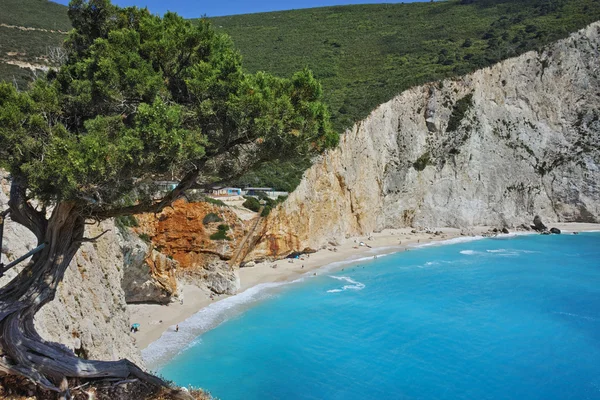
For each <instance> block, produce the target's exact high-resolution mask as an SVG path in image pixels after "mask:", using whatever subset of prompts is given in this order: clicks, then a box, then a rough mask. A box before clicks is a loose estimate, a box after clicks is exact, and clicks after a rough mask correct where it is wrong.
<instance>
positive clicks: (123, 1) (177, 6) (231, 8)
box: [54, 0, 419, 18]
mask: <svg viewBox="0 0 600 400" xmlns="http://www.w3.org/2000/svg"><path fill="white" fill-rule="evenodd" d="M54 1H56V2H57V3H60V4H65V5H66V4H69V0H54ZM413 1H419V0H404V1H393V0H287V1H277V0H259V1H246V0H198V1H194V0H171V1H164V0H112V2H113V3H114V4H118V5H120V6H132V5H135V6H138V7H148V9H149V10H150V11H151V12H152V13H154V14H164V13H165V12H166V11H175V12H177V13H178V14H179V15H182V16H184V17H186V18H197V17H200V16H202V15H204V14H206V15H208V16H209V17H216V16H219V15H232V14H248V13H256V12H265V11H278V10H291V9H297V8H311V7H324V6H334V5H345V4H365V3H412V2H413Z"/></svg>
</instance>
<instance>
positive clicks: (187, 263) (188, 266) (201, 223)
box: [124, 200, 245, 302]
mask: <svg viewBox="0 0 600 400" xmlns="http://www.w3.org/2000/svg"><path fill="white" fill-rule="evenodd" d="M209 214H210V215H211V217H212V218H209V219H207V220H205V218H206V217H207V215H209ZM136 218H137V220H138V223H139V226H138V227H136V228H134V231H135V233H136V234H138V235H140V236H143V237H145V238H147V239H148V240H149V243H144V242H143V241H141V240H140V242H142V243H137V244H136V245H135V247H136V248H138V249H139V250H135V249H134V251H130V252H128V251H125V255H126V256H125V257H126V258H129V259H130V260H131V261H130V262H128V263H127V264H128V267H127V270H126V274H125V280H124V288H125V291H126V293H128V302H135V301H136V300H132V298H133V297H134V296H132V295H133V294H136V293H137V294H139V296H137V295H136V298H139V299H140V300H139V301H160V299H170V298H172V297H174V296H176V294H177V291H178V282H180V281H187V282H190V283H193V284H196V285H198V286H206V287H207V288H208V289H209V290H211V291H213V292H215V293H228V294H234V293H235V292H236V291H237V289H238V287H239V282H238V277H237V274H236V273H235V271H234V270H233V269H232V268H231V267H230V266H229V264H228V263H227V260H229V259H230V258H231V257H232V255H233V252H234V250H235V249H236V246H237V245H238V244H239V243H240V242H241V240H242V238H243V236H244V233H245V225H244V223H243V222H242V221H241V220H240V219H239V218H238V216H237V215H236V214H235V213H234V212H233V211H232V210H230V209H229V208H226V207H219V206H216V205H214V204H210V203H205V202H194V203H188V202H186V201H185V200H178V201H176V202H175V203H173V206H172V207H168V208H166V209H165V210H163V211H162V212H161V213H160V214H157V215H155V214H143V215H138V216H136ZM222 224H223V225H227V226H228V227H229V230H227V231H226V236H227V237H228V238H229V239H230V240H212V239H210V236H211V235H212V234H214V233H217V232H218V226H219V225H222ZM128 243H129V244H131V243H132V241H131V240H128ZM144 246H146V247H145V250H143V249H144ZM136 254H137V255H136ZM140 254H145V255H144V256H143V257H142V258H143V260H144V263H143V264H140V263H139V262H137V261H135V259H136V258H137V259H139V258H140ZM136 276H143V279H139V278H137V277H136ZM144 280H145V281H144ZM142 281H144V282H146V283H144V284H143V285H141V286H140V283H141V282H142ZM157 288H158V289H159V291H161V293H163V294H165V296H162V297H156V296H157V295H158V294H159V293H158V292H156V290H157ZM149 291H152V293H149ZM144 298H145V299H146V300H144ZM153 299H159V300H153Z"/></svg>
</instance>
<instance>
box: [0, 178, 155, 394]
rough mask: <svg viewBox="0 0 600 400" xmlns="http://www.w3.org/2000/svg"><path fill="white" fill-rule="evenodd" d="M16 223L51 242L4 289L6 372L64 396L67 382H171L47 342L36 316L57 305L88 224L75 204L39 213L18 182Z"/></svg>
mask: <svg viewBox="0 0 600 400" xmlns="http://www.w3.org/2000/svg"><path fill="white" fill-rule="evenodd" d="M9 205H10V211H11V218H12V219H13V220H14V221H16V222H18V223H21V224H22V225H24V226H26V227H28V228H29V229H30V230H31V231H32V232H34V234H35V235H36V236H37V238H38V244H42V243H45V244H46V246H45V247H44V248H43V250H42V251H40V252H39V253H37V254H35V255H34V256H33V258H32V260H31V262H30V263H29V264H28V265H27V266H25V268H24V269H23V270H22V271H21V272H20V273H19V274H18V275H17V276H16V277H15V278H14V279H13V280H12V281H11V282H9V283H8V284H7V285H6V286H5V287H3V288H1V289H0V372H4V373H8V374H17V375H21V376H24V377H26V378H29V379H31V380H32V381H34V382H35V383H37V384H39V385H41V386H42V387H43V388H45V389H50V390H54V391H60V390H59V388H58V386H59V385H60V383H61V381H62V380H63V379H64V378H70V377H73V378H84V379H85V378H106V377H114V378H122V379H126V378H128V377H136V378H139V379H140V380H143V381H146V382H149V383H151V384H153V385H157V386H164V385H165V383H164V382H163V381H162V380H161V379H159V378H157V377H155V376H153V375H150V374H147V373H145V372H144V371H142V370H141V369H140V368H138V367H137V366H136V365H135V364H133V363H132V362H130V361H128V360H121V361H112V362H111V361H92V360H84V359H81V358H78V357H77V356H75V354H73V352H72V351H71V350H69V349H68V348H67V347H66V346H63V345H61V344H59V343H53V342H48V341H46V340H44V339H42V338H41V337H40V336H39V334H38V333H37V332H36V330H35V326H34V320H33V318H34V315H35V313H36V312H37V311H38V310H39V309H40V308H41V307H42V306H44V305H45V304H47V303H48V302H50V301H52V300H53V299H54V297H55V294H56V289H57V287H58V285H59V283H60V282H61V281H62V279H63V276H64V274H65V271H66V269H67V267H68V266H69V263H70V262H71V260H72V258H73V257H74V256H75V254H76V253H77V250H78V249H79V247H80V246H81V244H82V243H83V242H84V241H85V239H84V237H83V235H84V228H85V221H84V218H83V217H82V213H81V210H79V209H78V206H77V204H76V203H74V202H62V203H59V204H58V205H57V206H56V207H55V208H54V210H53V212H52V215H51V217H50V218H49V219H48V220H46V217H45V215H43V214H45V212H40V211H37V210H35V209H34V208H33V207H32V206H31V205H30V204H29V203H28V202H27V201H26V199H25V192H24V190H23V189H22V188H21V187H20V186H19V182H18V181H13V184H12V187H11V199H10V202H9Z"/></svg>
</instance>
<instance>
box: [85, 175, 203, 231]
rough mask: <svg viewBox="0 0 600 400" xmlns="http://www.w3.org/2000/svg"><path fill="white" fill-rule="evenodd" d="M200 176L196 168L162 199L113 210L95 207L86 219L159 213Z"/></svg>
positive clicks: (87, 214)
mask: <svg viewBox="0 0 600 400" xmlns="http://www.w3.org/2000/svg"><path fill="white" fill-rule="evenodd" d="M199 174H200V169H198V168H196V169H194V170H193V171H190V172H188V173H187V174H186V175H185V176H184V177H183V179H182V180H181V181H180V182H179V185H177V187H176V188H175V189H173V190H171V191H170V192H169V193H168V194H167V195H166V196H165V197H163V198H162V199H160V200H158V201H155V202H151V203H140V204H136V205H133V206H125V207H116V208H112V209H105V208H103V207H94V208H92V209H91V210H90V211H89V212H87V213H86V215H85V218H94V219H98V220H103V219H108V218H114V217H120V216H123V215H133V214H142V213H149V212H153V213H159V212H161V211H162V210H163V209H164V208H165V207H166V206H168V205H170V204H171V203H172V202H174V201H175V200H177V199H178V198H179V197H180V196H181V195H182V194H183V192H184V191H185V190H186V189H189V188H190V187H191V186H192V185H193V184H194V182H196V179H197V178H198V175H199Z"/></svg>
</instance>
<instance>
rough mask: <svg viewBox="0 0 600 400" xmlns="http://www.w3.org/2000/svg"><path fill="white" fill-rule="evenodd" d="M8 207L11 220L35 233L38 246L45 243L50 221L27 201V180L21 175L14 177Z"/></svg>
mask: <svg viewBox="0 0 600 400" xmlns="http://www.w3.org/2000/svg"><path fill="white" fill-rule="evenodd" d="M8 206H9V207H10V218H11V219H12V220H13V221H15V222H16V223H18V224H21V225H23V226H24V227H26V228H27V229H29V230H30V231H31V232H33V234H34V235H35V237H36V238H37V240H38V244H39V243H42V242H44V237H45V235H46V228H47V226H48V220H47V219H46V215H44V214H43V213H42V212H40V211H37V210H36V209H35V208H33V206H32V205H31V204H30V203H29V201H28V200H27V186H26V183H25V179H24V178H23V177H21V176H19V175H16V176H13V177H12V182H11V186H10V199H9V200H8Z"/></svg>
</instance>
